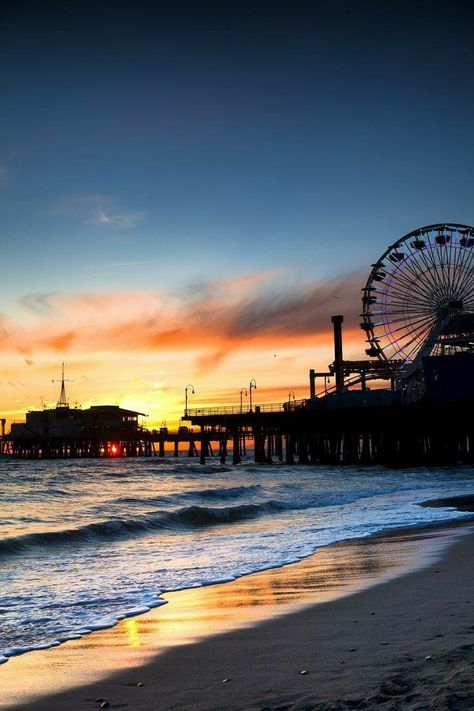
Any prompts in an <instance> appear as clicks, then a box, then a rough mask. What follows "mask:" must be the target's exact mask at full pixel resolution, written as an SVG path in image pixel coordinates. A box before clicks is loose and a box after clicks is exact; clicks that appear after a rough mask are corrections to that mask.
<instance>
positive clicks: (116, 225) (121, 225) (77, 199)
mask: <svg viewBox="0 0 474 711" xmlns="http://www.w3.org/2000/svg"><path fill="white" fill-rule="evenodd" d="M48 212H49V213H50V214H52V215H61V216H66V217H71V218H75V219H79V220H81V221H82V222H85V223H87V224H95V225H105V226H107V227H109V228H112V229H118V230H128V229H132V228H133V227H136V226H137V224H138V223H139V222H141V220H143V219H144V217H145V215H146V213H145V212H143V211H142V210H134V211H132V210H124V209H122V208H121V207H120V206H119V205H118V204H117V200H116V199H115V198H114V197H112V196H111V195H106V194H102V193H97V194H94V193H93V194H89V195H80V196H74V197H69V198H63V199H62V200H60V201H59V202H57V203H56V204H55V205H54V206H53V207H52V208H50V210H48Z"/></svg>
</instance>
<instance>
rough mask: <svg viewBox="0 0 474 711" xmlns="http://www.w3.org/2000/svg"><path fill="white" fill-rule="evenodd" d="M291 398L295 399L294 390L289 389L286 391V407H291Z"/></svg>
mask: <svg viewBox="0 0 474 711" xmlns="http://www.w3.org/2000/svg"><path fill="white" fill-rule="evenodd" d="M291 398H293V402H294V401H295V400H296V395H295V391H294V390H290V392H289V393H288V409H290V407H291Z"/></svg>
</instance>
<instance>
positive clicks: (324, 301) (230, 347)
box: [0, 273, 365, 426]
mask: <svg viewBox="0 0 474 711" xmlns="http://www.w3.org/2000/svg"><path fill="white" fill-rule="evenodd" d="M291 277H292V274H291V273H290V274H288V273H286V274H285V275H282V274H281V273H266V274H250V275H244V276H242V277H239V278H237V279H231V280H226V281H224V280H220V281H214V282H208V283H203V284H197V285H194V286H193V287H190V288H188V289H185V290H182V291H181V292H180V293H165V292H162V291H159V290H155V291H128V292H126V291H121V292H119V291H113V292H112V291H109V292H96V293H70V294H69V293H59V292H57V293H49V294H37V295H34V294H33V295H29V296H27V297H24V298H23V299H21V300H20V301H19V306H20V310H19V312H18V313H19V315H16V316H15V317H13V315H10V316H9V317H8V318H7V317H5V316H4V317H3V318H1V320H0V329H1V331H2V338H1V339H0V349H1V351H2V362H3V378H2V382H0V399H1V412H2V416H5V415H6V416H7V417H8V418H9V419H10V420H13V419H21V414H20V413H22V412H24V411H25V410H27V409H29V408H38V407H41V406H42V404H41V403H42V402H43V401H44V402H46V403H47V404H48V406H51V405H53V404H54V403H55V402H56V400H57V397H58V392H57V385H56V384H52V383H51V379H52V378H55V377H57V376H58V373H59V368H60V361H61V360H65V361H66V372H67V377H68V378H70V379H72V381H73V382H71V383H70V384H68V395H69V398H70V401H71V403H74V402H75V401H78V402H79V403H82V404H83V406H87V405H90V404H92V403H96V404H97V403H102V404H103V403H108V404H120V405H122V406H124V407H130V408H131V409H136V410H138V411H139V412H146V413H149V414H150V418H149V419H148V420H147V424H149V425H151V426H159V425H161V424H162V422H163V421H165V420H166V421H167V423H168V425H172V426H173V425H175V424H178V422H179V418H180V416H181V415H182V412H183V407H184V403H183V398H184V387H185V386H186V385H187V384H188V383H189V382H192V383H193V384H194V386H195V390H196V394H195V395H193V396H192V397H191V400H192V402H191V403H190V406H212V405H215V404H225V405H228V404H231V405H236V404H238V403H239V397H240V390H241V388H243V387H247V388H248V383H249V380H250V378H256V380H257V383H258V390H257V391H256V392H255V393H254V396H255V402H257V403H258V402H260V403H265V402H280V401H284V400H286V399H287V397H288V392H289V391H290V390H293V391H295V392H296V394H297V397H306V396H307V395H308V390H309V388H308V370H309V368H316V369H317V370H325V369H326V368H327V365H328V363H329V362H331V361H332V360H333V343H332V325H331V318H330V317H331V315H332V314H334V313H343V314H344V317H345V322H344V353H345V356H346V357H347V358H355V357H360V356H362V355H363V349H364V345H365V344H364V334H363V333H362V331H360V329H359V328H358V321H359V318H358V314H359V311H360V306H361V304H360V289H361V284H362V283H363V277H362V276H360V275H357V274H349V275H346V276H343V277H338V278H334V279H326V280H321V281H318V282H316V283H315V282H311V283H301V284H300V283H295V282H294V280H293V282H292V283H285V279H288V281H290V278H291Z"/></svg>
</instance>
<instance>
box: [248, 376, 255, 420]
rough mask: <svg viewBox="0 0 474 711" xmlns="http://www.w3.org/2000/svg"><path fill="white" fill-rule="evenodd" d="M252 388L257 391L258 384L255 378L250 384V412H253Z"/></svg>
mask: <svg viewBox="0 0 474 711" xmlns="http://www.w3.org/2000/svg"><path fill="white" fill-rule="evenodd" d="M252 388H253V389H254V390H256V389H257V383H256V382H255V378H252V380H251V381H250V383H249V392H250V412H252Z"/></svg>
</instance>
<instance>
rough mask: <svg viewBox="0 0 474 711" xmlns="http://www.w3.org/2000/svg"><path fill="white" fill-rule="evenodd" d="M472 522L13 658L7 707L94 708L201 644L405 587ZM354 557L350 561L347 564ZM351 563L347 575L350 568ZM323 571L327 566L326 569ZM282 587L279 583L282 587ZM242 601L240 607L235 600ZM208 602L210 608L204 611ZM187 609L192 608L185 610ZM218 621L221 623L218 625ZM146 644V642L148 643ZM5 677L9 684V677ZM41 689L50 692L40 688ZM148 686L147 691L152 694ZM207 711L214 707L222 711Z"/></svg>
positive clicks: (413, 533)
mask: <svg viewBox="0 0 474 711" xmlns="http://www.w3.org/2000/svg"><path fill="white" fill-rule="evenodd" d="M462 498H464V497H462ZM434 505H436V504H434ZM470 523H472V520H471V519H463V520H458V521H452V522H444V523H441V524H440V523H436V524H432V525H429V526H423V527H421V526H413V527H404V528H401V529H391V530H388V531H384V532H379V533H376V534H374V535H372V536H369V537H366V538H362V539H352V540H349V541H344V542H339V543H336V544H332V545H331V546H327V547H325V548H320V549H318V550H317V551H316V553H314V554H312V555H311V556H309V557H308V558H304V559H302V560H301V561H300V562H298V563H291V564H287V565H284V566H282V567H279V568H273V569H270V570H266V571H262V572H258V573H252V574H250V575H248V576H244V577H242V578H237V579H236V580H235V581H232V582H226V583H217V584H214V585H210V586H206V587H200V588H195V589H187V590H183V591H179V592H172V593H166V594H163V598H164V599H167V600H168V601H169V602H171V603H172V604H169V605H165V606H160V607H158V608H153V609H152V610H151V611H150V612H148V613H146V614H145V615H141V616H139V617H135V618H128V619H127V620H124V621H122V622H120V623H119V624H118V625H117V626H116V627H114V628H112V629H110V630H104V631H103V632H94V633H93V634H92V635H90V636H87V637H84V638H82V639H81V640H77V642H76V641H74V642H67V643H65V644H63V645H61V647H59V648H52V649H49V650H45V651H37V652H35V653H29V654H26V655H23V656H20V657H13V658H11V659H10V660H9V662H8V664H6V665H3V666H2V667H0V676H3V677H5V679H4V680H3V681H4V683H3V688H2V692H3V693H2V697H3V699H2V700H1V701H0V708H3V709H5V708H12V709H13V708H16V709H25V710H26V709H29V708H33V706H32V705H30V704H32V703H33V704H34V708H35V709H43V708H44V709H54V708H57V709H60V708H63V704H67V707H68V708H73V709H75V708H78V709H79V708H87V707H90V706H87V703H89V702H87V703H86V702H85V701H83V702H81V701H80V700H81V699H84V698H89V699H90V698H91V697H92V696H94V694H95V696H94V698H99V697H102V696H104V697H105V694H103V693H102V692H100V689H101V688H103V687H106V688H109V686H110V685H112V686H114V685H116V684H117V683H118V684H119V685H121V684H122V682H120V681H118V682H117V681H114V680H117V679H121V678H122V677H124V675H125V676H130V675H131V676H132V677H134V678H135V677H140V676H141V675H142V672H143V674H146V670H148V669H149V667H153V666H155V665H160V664H161V663H164V660H165V658H169V657H170V656H171V657H173V656H174V655H176V654H177V653H179V651H180V650H188V651H189V649H193V650H194V649H196V648H202V646H203V645H205V646H206V647H208V646H209V645H210V646H211V648H212V643H213V641H216V640H218V639H221V638H222V637H227V636H230V637H232V636H233V635H238V634H239V633H243V632H247V633H248V634H249V635H251V634H254V635H256V636H257V637H258V636H259V632H258V631H259V630H262V629H263V628H267V627H268V626H269V625H270V626H271V625H273V624H276V623H277V622H278V621H280V620H283V619H286V618H289V617H294V616H295V615H296V616H298V615H300V614H304V612H305V610H308V609H309V610H311V609H316V608H320V607H324V606H327V605H331V604H334V603H335V602H337V601H338V600H339V601H341V600H343V599H349V598H350V599H352V598H353V597H354V596H358V595H361V594H364V593H365V592H368V591H370V590H373V589H375V588H380V586H383V585H387V584H390V582H394V581H397V580H400V579H403V578H404V577H405V576H407V575H408V576H410V575H414V574H416V571H419V570H420V568H421V569H422V570H425V569H427V568H429V567H430V565H431V567H432V565H433V563H432V562H430V558H431V559H432V558H433V556H435V557H436V556H439V555H440V551H442V549H443V548H446V546H447V545H449V542H448V543H447V542H446V537H448V538H451V542H452V540H453V539H456V538H459V537H460V536H464V532H467V531H468V530H470V527H469V524H470ZM471 528H472V526H471ZM466 535H469V534H466ZM387 545H388V549H390V556H391V558H390V560H389V561H388V562H387V561H385V564H384V565H382V564H381V560H380V559H381V556H383V555H384V554H383V552H382V550H381V548H384V547H385V549H386V550H388V549H387ZM403 546H405V550H404V552H403V555H402V548H403ZM423 546H424V549H423ZM415 548H416V549H417V550H416V552H415V551H414V549H415ZM445 553H446V551H445ZM385 554H386V551H385ZM348 555H349V559H347V556H348ZM351 555H352V558H353V559H354V556H355V558H357V560H358V563H359V564H360V561H361V560H363V561H364V563H363V565H365V566H366V568H367V570H365V572H364V573H363V572H362V571H361V570H360V569H359V570H358V572H357V574H356V575H355V576H353V577H352V578H351V579H347V577H346V579H345V580H344V583H343V584H342V585H341V583H340V582H339V583H336V582H335V580H334V572H335V568H337V567H338V566H339V568H338V570H337V577H338V578H339V579H340V578H341V563H343V565H342V571H344V570H346V576H347V575H348V574H349V571H350V569H351V566H352V567H353V564H354V560H352V562H351V560H350V558H351ZM400 555H402V557H403V556H405V558H404V560H403V561H402V560H400ZM420 555H421V559H420ZM448 555H449V551H448ZM338 556H339V559H338V560H336V563H335V564H334V561H333V569H332V571H331V559H334V558H336V559H337V558H338ZM341 556H342V557H341ZM344 556H345V557H346V558H345V559H344ZM410 556H411V559H410ZM316 558H318V563H317V565H319V566H320V567H319V568H318V567H317V565H316V563H315V559H316ZM323 559H324V562H323V563H322V560H323ZM409 559H410V560H409ZM377 561H378V562H377ZM344 563H345V565H346V568H344ZM348 563H349V565H348ZM315 565H316V569H315ZM321 565H322V567H321ZM324 565H326V569H325V570H324ZM363 565H362V567H363ZM328 566H329V567H328ZM323 573H324V574H326V577H327V580H326V587H324V585H321V583H320V581H319V589H317V590H315V586H314V580H313V587H311V585H309V590H304V589H303V588H304V587H305V586H307V581H308V575H309V577H310V578H311V575H313V577H314V575H315V574H316V576H319V578H321V575H322V574H323ZM331 575H332V578H333V579H332V580H331ZM342 575H343V573H342ZM305 576H306V577H305ZM328 576H329V577H328ZM323 577H324V575H323ZM278 578H279V580H277V579H278ZM328 580H329V583H328ZM268 585H270V587H271V586H273V587H274V588H275V587H276V588H277V589H278V592H277V593H276V595H277V597H279V599H278V601H277V602H276V601H275V600H272V601H271V602H269V600H268V599H265V596H266V595H268V593H267V592H265V588H266V586H268ZM252 588H253V590H252V594H251V595H250V597H249V589H252ZM322 588H324V589H322ZM239 595H240V596H241V598H239V599H237V598H238V597H239ZM242 595H243V597H242ZM246 596H247V598H246ZM198 598H201V609H200V613H199V614H198V618H199V619H197V620H196V619H194V620H191V623H192V624H190V619H189V613H190V610H191V612H192V613H194V612H195V611H196V599H198ZM203 598H204V601H205V602H203V600H202V599H203ZM218 598H220V599H218ZM245 598H246V599H245ZM223 600H226V607H225V609H224V612H223V613H221V615H220V617H219V615H217V617H219V619H216V607H217V609H219V608H220V606H222V603H223ZM183 604H184V610H182V612H183V613H184V616H185V617H186V616H187V617H188V620H187V626H188V629H187V630H183V628H182V623H183V620H182V619H181V620H180V619H179V614H178V612H179V610H178V608H179V607H180V606H181V607H183ZM186 604H188V606H189V607H188V608H187V609H186ZM202 605H204V607H203V606H202ZM213 605H214V608H213ZM203 611H204V614H203ZM175 613H176V614H175ZM213 615H214V619H212V617H213ZM191 616H192V615H191ZM180 624H181V629H179V627H180ZM154 625H155V626H156V625H158V627H160V626H161V627H162V628H164V629H165V631H166V628H167V632H168V638H166V634H165V641H164V644H163V641H162V640H161V639H160V641H159V642H158V643H157V640H156V638H153V637H152V636H150V634H151V633H150V629H152V628H153V626H154ZM173 625H174V626H175V627H176V628H177V630H175V633H174V635H173V634H171V638H170V634H169V633H170V630H171V628H172V627H173ZM124 630H127V635H128V641H127V642H126V643H125V644H124V641H123V632H124ZM143 630H147V632H146V633H144V632H143ZM121 636H122V639H121ZM162 636H163V635H162ZM141 637H143V640H145V641H142V640H141ZM196 643H197V646H196ZM131 650H134V652H131ZM105 654H106V655H107V657H109V658H110V662H111V663H110V664H109V665H106V667H107V668H106V669H105V670H104V669H103V673H100V672H97V668H96V667H97V663H98V662H99V661H100V658H102V660H103V659H104V656H105ZM26 660H28V662H27V661H26ZM71 664H73V665H74V668H75V669H77V670H78V671H79V673H80V676H79V677H78V675H77V674H76V675H75V677H74V675H72V678H70V679H69V681H68V682H67V684H66V687H65V688H61V686H59V688H58V678H57V674H56V673H55V671H54V670H55V669H56V670H57V669H60V670H61V671H62V673H64V671H65V669H66V668H67V666H68V665H71ZM84 669H87V676H86V677H84V675H83V670H84ZM7 670H8V677H9V679H7V678H6V675H5V672H7ZM10 670H11V673H10ZM51 670H52V671H51ZM81 670H82V671H81ZM117 670H118V671H117ZM81 674H82V675H81ZM19 678H20V679H23V680H24V679H28V682H29V685H30V691H29V692H28V689H25V688H23V689H22V688H21V681H20V683H19V682H18V679H19ZM85 679H87V680H88V681H92V682H93V687H91V688H88V687H84V686H79V683H82V684H83V683H84V680H85ZM32 680H33V681H35V680H36V686H35V684H34V683H33V684H31V681H32ZM137 683H138V682H137ZM183 683H184V682H183ZM129 684H130V682H127V684H126V685H129ZM41 685H42V688H40V687H41ZM149 686H150V685H149V684H148V683H147V688H148V687H149ZM57 691H60V695H59V696H56V695H55V692H57ZM96 691H97V693H96ZM149 692H150V688H148V693H147V694H142V696H147V697H148V696H149ZM88 694H89V696H88ZM109 695H110V694H109ZM34 696H37V698H36V700H35V701H34V702H32V701H31V699H32V698H33V697H34ZM16 701H18V702H19V703H16ZM137 702H138V699H135V700H134V702H133V704H132V707H133V708H142V706H141V705H140V706H135V704H136V703H137ZM75 703H77V705H75ZM84 703H85V704H86V705H85V706H84ZM153 703H154V704H155V705H152V706H149V707H148V706H146V705H145V706H143V708H144V709H145V708H169V706H160V705H159V704H160V702H159V701H158V702H157V700H156V699H155V701H154V702H153ZM156 703H158V705H156ZM81 704H82V705H81ZM110 706H111V708H112V707H113V703H112V702H110ZM92 707H93V706H92ZM194 707H196V708H197V706H195V704H194V702H193V703H191V702H190V705H189V708H194ZM183 708H186V706H183ZM202 708H207V706H205V705H204V706H202ZM209 708H214V706H212V707H211V706H210V707H209ZM215 708H218V706H216V707H215ZM222 708H226V707H222ZM229 708H230V707H229ZM235 708H240V706H235ZM242 708H244V707H242Z"/></svg>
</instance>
